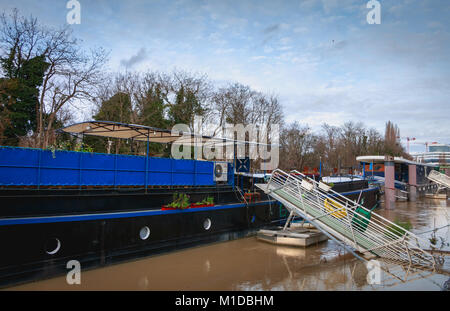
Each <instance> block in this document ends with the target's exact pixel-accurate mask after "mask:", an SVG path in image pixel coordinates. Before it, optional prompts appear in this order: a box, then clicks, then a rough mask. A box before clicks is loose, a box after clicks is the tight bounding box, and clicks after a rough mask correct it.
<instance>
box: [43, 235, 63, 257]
mask: <svg viewBox="0 0 450 311" xmlns="http://www.w3.org/2000/svg"><path fill="white" fill-rule="evenodd" d="M60 248H61V241H60V240H59V239H57V238H51V239H48V240H47V242H46V243H45V252H46V253H47V254H49V255H55V254H56V253H57V252H59V250H60Z"/></svg>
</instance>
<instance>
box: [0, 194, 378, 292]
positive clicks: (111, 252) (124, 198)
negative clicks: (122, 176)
mask: <svg viewBox="0 0 450 311" xmlns="http://www.w3.org/2000/svg"><path fill="white" fill-rule="evenodd" d="M180 190H181V189H180ZM58 191H59V192H58ZM92 191H94V190H92ZM182 191H185V192H188V193H189V194H190V195H191V199H192V201H194V202H195V201H196V200H197V198H198V200H200V199H201V198H204V196H205V194H207V195H212V194H213V195H214V197H215V202H216V206H215V207H205V208H193V209H188V210H182V211H180V210H174V211H161V210H160V207H161V205H162V204H167V203H168V202H170V200H171V194H172V193H173V189H172V190H171V189H153V190H148V193H144V192H143V191H142V190H133V191H130V190H127V191H125V192H123V191H122V192H119V191H117V190H114V191H111V192H108V191H106V190H104V191H102V192H96V193H95V194H94V192H86V191H80V192H78V193H77V192H73V191H69V190H53V191H52V190H46V192H45V191H44V192H42V191H40V192H39V193H38V192H36V191H35V190H20V191H19V190H17V191H13V190H8V191H7V192H3V193H1V194H0V203H1V204H0V206H1V216H0V239H1V245H2V255H1V256H0V286H1V287H5V286H10V285H13V284H17V283H20V282H26V281H31V280H39V279H44V278H49V277H53V276H56V275H63V274H65V273H67V272H68V269H66V264H67V262H68V261H70V260H78V261H79V262H80V263H81V269H82V271H83V269H88V268H95V267H100V266H104V265H108V264H112V263H117V262H121V261H124V260H130V259H136V258H140V257H144V256H149V255H154V254H158V253H162V252H167V251H171V250H175V249H181V248H185V247H190V246H194V245H199V244H204V243H211V242H216V241H226V240H231V239H236V238H239V237H243V236H246V235H249V234H251V233H252V232H254V231H256V230H257V229H258V228H261V227H263V226H266V225H270V224H274V223H275V222H278V221H283V219H285V218H286V217H287V212H286V210H285V209H284V207H282V206H281V205H280V204H279V203H277V202H274V201H271V200H268V199H267V198H266V197H264V195H263V197H262V201H261V202H257V203H252V204H249V206H246V205H245V204H243V203H241V202H239V201H238V200H237V195H236V193H235V192H234V191H233V190H232V189H231V188H215V189H210V188H208V189H207V188H196V189H187V188H183V189H182ZM377 193H378V191H376V190H369V191H365V192H363V194H362V198H364V200H365V202H364V205H365V206H367V207H370V208H371V207H373V206H374V205H375V203H376V201H377ZM348 196H349V197H350V198H352V199H357V198H358V196H359V192H355V193H350V194H349V195H348ZM208 219H209V221H210V227H209V228H205V221H207V220H208ZM145 227H148V228H149V230H150V235H149V236H148V238H147V239H145V240H143V239H141V236H140V232H141V230H142V228H145ZM206 227H207V226H206ZM58 244H59V248H58V247H57V246H58ZM55 249H58V250H57V252H55V253H53V251H54V250H55Z"/></svg>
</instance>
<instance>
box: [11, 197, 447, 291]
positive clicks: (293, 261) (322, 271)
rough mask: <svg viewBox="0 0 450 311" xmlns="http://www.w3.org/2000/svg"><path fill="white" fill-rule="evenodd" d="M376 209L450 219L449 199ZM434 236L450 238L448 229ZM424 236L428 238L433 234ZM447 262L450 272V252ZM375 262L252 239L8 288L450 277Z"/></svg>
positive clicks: (360, 286) (341, 285) (328, 286)
mask: <svg viewBox="0 0 450 311" xmlns="http://www.w3.org/2000/svg"><path fill="white" fill-rule="evenodd" d="M376 212H377V213H379V214H381V215H382V216H384V217H386V218H388V219H390V220H401V221H409V222H410V223H411V225H412V227H413V228H412V229H411V230H412V231H413V232H415V233H420V232H424V231H428V230H431V229H433V228H439V227H442V226H445V225H447V224H448V223H449V221H450V218H449V216H450V200H439V201H438V200H430V199H420V200H419V201H417V202H397V203H396V208H395V210H385V209H382V208H381V209H379V210H377V211H376ZM436 235H437V236H438V237H442V238H443V239H444V240H446V241H447V242H450V228H449V227H447V228H444V229H441V230H439V231H437V232H436ZM421 236H423V237H425V238H429V237H430V236H431V232H430V233H426V234H421ZM443 249H445V250H449V249H450V247H448V246H445V247H443ZM443 267H444V268H445V269H447V270H449V271H450V256H447V258H446V261H445V262H444V265H443ZM369 268H370V267H367V264H366V263H363V262H361V261H360V260H358V259H356V258H354V257H353V256H352V255H351V254H349V253H346V251H345V250H344V249H342V248H341V247H340V246H338V245H337V244H336V243H335V242H333V241H330V240H329V241H328V242H324V243H321V244H319V245H316V246H312V247H309V248H306V249H304V248H295V247H285V246H276V245H272V244H267V243H265V242H262V241H258V240H257V239H256V237H247V238H242V239H239V240H234V241H228V242H220V243H215V244H209V245H204V246H199V247H195V248H191V249H186V250H182V251H177V252H172V253H168V254H163V255H158V256H152V257H147V258H143V259H139V260H135V261H131V262H126V263H122V264H116V265H112V266H108V267H104V268H98V269H94V270H88V271H83V268H82V267H81V284H80V285H69V284H67V282H66V277H65V276H62V277H57V278H53V279H49V280H43V281H38V282H32V283H27V284H24V285H20V286H16V287H11V288H8V289H7V290H44V291H46V290H442V289H443V288H445V285H444V284H445V283H446V282H447V281H448V280H449V279H450V275H449V274H443V273H436V272H429V271H418V272H417V271H408V270H407V269H406V270H405V267H398V266H396V267H393V268H392V267H391V268H390V270H389V271H390V272H392V273H391V274H392V275H391V274H388V273H385V272H382V275H381V277H380V278H378V279H377V280H378V281H377V282H375V283H374V282H373V281H370V278H368V273H369ZM413 272H415V273H413ZM406 273H408V276H407V277H405V274H406ZM399 276H400V277H399ZM448 283H450V281H449V282H448Z"/></svg>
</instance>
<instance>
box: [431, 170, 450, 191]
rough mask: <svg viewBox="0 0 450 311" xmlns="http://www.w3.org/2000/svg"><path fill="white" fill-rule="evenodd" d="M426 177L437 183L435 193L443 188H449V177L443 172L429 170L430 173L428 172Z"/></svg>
mask: <svg viewBox="0 0 450 311" xmlns="http://www.w3.org/2000/svg"><path fill="white" fill-rule="evenodd" d="M427 178H428V179H429V180H431V181H433V182H435V183H437V184H438V189H437V190H436V194H437V193H439V191H441V190H444V189H445V188H447V189H450V177H449V176H447V175H445V174H442V173H440V172H438V171H435V170H433V171H431V172H430V174H428V176H427Z"/></svg>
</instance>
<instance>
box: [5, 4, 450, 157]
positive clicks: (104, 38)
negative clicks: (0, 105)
mask: <svg viewBox="0 0 450 311" xmlns="http://www.w3.org/2000/svg"><path fill="white" fill-rule="evenodd" d="M67 2H69V1H66V0H58V1H56V0H53V1H50V0H40V1H35V0H17V1H10V0H8V1H6V0H0V11H3V12H8V11H9V10H11V9H12V8H18V9H19V11H20V13H21V14H23V15H26V16H28V15H30V14H31V15H33V16H34V17H37V18H38V20H39V21H40V22H42V23H44V24H47V25H49V26H54V27H58V26H62V25H65V24H66V23H67V19H66V16H67V14H68V13H69V11H70V9H68V8H66V4H67ZM78 2H79V3H80V5H81V23H80V24H73V25H70V27H71V28H73V31H74V34H75V36H76V37H78V38H80V39H82V43H81V45H82V46H83V48H90V47H98V46H101V47H104V48H105V49H106V50H108V51H110V61H109V63H108V69H109V70H112V71H126V70H129V71H132V70H137V71H147V70H151V71H153V70H155V71H163V72H170V71H172V70H173V69H182V70H187V71H191V72H198V73H204V74H206V75H207V76H208V77H209V78H210V79H211V80H213V81H214V82H216V83H217V85H222V84H227V83H230V82H239V83H242V84H245V85H249V86H250V87H252V88H253V89H255V90H258V91H261V92H265V93H271V94H276V95H278V97H279V99H280V102H281V104H282V106H283V110H284V114H285V118H286V121H287V122H293V121H298V122H300V123H301V124H307V125H309V126H310V127H311V128H312V129H313V130H315V131H319V130H320V126H321V124H323V123H325V122H326V123H328V124H331V125H336V126H339V125H342V124H343V123H345V122H347V121H354V122H359V121H361V122H363V123H364V124H365V125H366V126H368V127H373V128H375V129H377V130H378V131H380V133H384V127H385V123H386V122H387V121H388V120H390V121H392V122H394V123H396V124H397V125H398V126H399V128H400V132H401V137H404V138H405V139H403V140H402V143H403V144H404V145H406V137H411V138H412V137H414V138H416V140H415V141H414V142H413V143H412V144H411V147H410V150H411V152H414V151H425V142H434V141H436V142H440V143H450V18H449V17H450V1H448V0H379V2H380V4H381V6H380V8H381V23H380V24H369V23H368V22H367V18H366V16H367V14H368V13H369V11H370V10H371V9H370V8H367V2H368V0H297V1H287V0H286V1H277V0H270V1H268V0H252V1H250V0H203V1H195V0H178V1H170V0H147V1H143V0H127V1H125V0H122V1H119V0H89V1H88V0H78ZM85 118H87V119H88V118H89V116H85Z"/></svg>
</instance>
